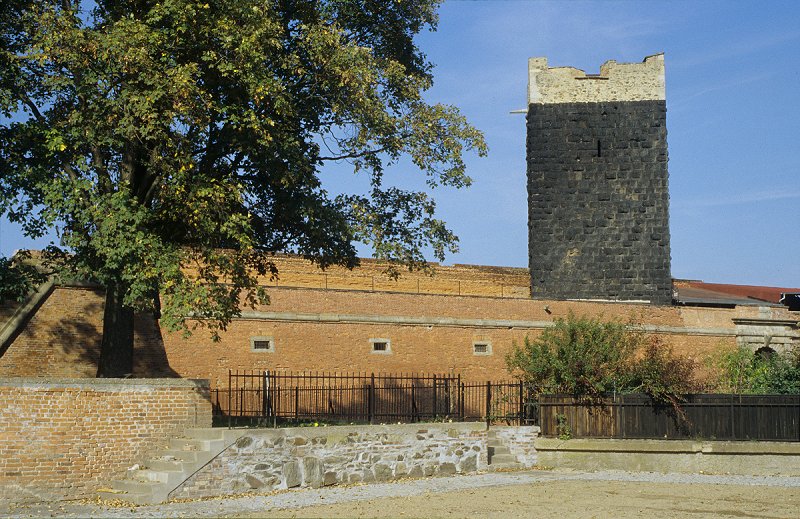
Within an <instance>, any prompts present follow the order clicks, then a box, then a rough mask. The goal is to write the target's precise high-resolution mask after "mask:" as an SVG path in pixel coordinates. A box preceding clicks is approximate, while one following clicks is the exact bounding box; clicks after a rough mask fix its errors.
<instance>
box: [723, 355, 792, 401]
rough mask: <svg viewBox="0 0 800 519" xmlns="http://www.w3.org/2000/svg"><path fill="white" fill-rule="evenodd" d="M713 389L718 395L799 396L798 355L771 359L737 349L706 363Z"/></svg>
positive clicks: (767, 356) (770, 357)
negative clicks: (710, 369)
mask: <svg viewBox="0 0 800 519" xmlns="http://www.w3.org/2000/svg"><path fill="white" fill-rule="evenodd" d="M709 364H710V367H711V368H712V369H713V370H714V371H715V380H714V388H715V390H717V391H719V392H721V393H737V394H739V393H741V394H748V393H749V394H792V395H797V394H800V351H798V350H796V349H795V350H794V351H792V352H788V353H784V354H779V353H773V354H772V355H762V354H760V353H753V352H752V351H751V350H750V349H749V348H746V347H743V346H739V347H736V348H732V349H725V350H722V351H720V352H718V353H716V354H715V355H712V356H711V357H710V359H709Z"/></svg>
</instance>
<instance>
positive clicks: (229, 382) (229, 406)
mask: <svg viewBox="0 0 800 519" xmlns="http://www.w3.org/2000/svg"><path fill="white" fill-rule="evenodd" d="M232 392H233V388H232V387H231V370H228V429H230V428H231V416H232V415H233V409H231V393H232Z"/></svg>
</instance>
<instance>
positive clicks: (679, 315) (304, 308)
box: [164, 288, 757, 387]
mask: <svg viewBox="0 0 800 519" xmlns="http://www.w3.org/2000/svg"><path fill="white" fill-rule="evenodd" d="M269 293H270V297H271V301H272V302H271V304H270V305H268V306H264V307H262V308H259V309H258V310H260V311H263V312H281V313H297V314H315V315H320V316H325V315H328V316H332V315H339V314H341V315H365V316H384V317H388V318H389V319H387V321H388V320H390V319H391V318H392V317H396V316H408V317H420V318H437V317H438V318H467V319H476V320H480V319H483V320H500V319H504V320H522V321H540V322H548V321H552V320H553V319H554V318H555V317H564V316H566V315H567V314H568V313H569V312H570V311H572V312H574V313H576V314H579V315H589V316H598V317H601V318H604V319H618V320H620V321H622V322H628V321H633V322H636V323H643V324H648V325H653V326H660V327H673V328H677V329H682V328H704V329H718V330H724V331H727V332H728V333H731V332H733V330H734V325H733V322H732V321H731V319H732V318H733V317H737V316H740V315H742V314H748V313H750V312H756V311H757V310H756V309H748V308H737V309H735V310H730V309H713V308H712V309H708V308H704V309H691V308H680V307H654V306H650V305H632V304H616V303H589V302H566V301H538V300H531V299H508V298H490V297H469V296H466V297H465V296H452V295H416V294H403V293H386V292H374V293H373V292H367V291H339V290H313V289H292V288H272V289H270V291H269ZM545 307H547V311H546V310H545ZM548 311H549V312H550V313H548ZM540 333H541V329H540V328H525V327H508V326H490V325H485V326H476V327H475V326H457V325H430V326H428V325H423V324H417V325H409V324H394V323H389V322H386V323H358V324H354V323H337V322H326V323H323V322H313V321H311V322H309V321H297V322H290V321H275V320H269V319H248V320H244V319H242V320H235V321H234V322H233V323H232V324H231V325H230V327H229V328H228V331H227V332H225V333H224V334H223V335H222V340H221V341H220V342H217V343H215V342H213V341H211V339H210V338H209V337H208V334H207V333H206V332H205V331H203V330H202V329H198V330H196V331H195V333H194V335H192V337H191V338H189V339H188V340H187V339H183V338H182V337H180V336H179V335H176V334H165V336H164V347H165V350H166V352H167V358H168V359H169V363H170V367H171V368H172V369H173V370H175V371H176V372H178V373H180V374H181V375H182V376H190V377H199V376H202V377H207V378H209V379H210V381H211V385H212V387H218V386H225V385H227V376H228V369H270V370H272V369H277V370H324V371H366V372H373V371H374V372H376V373H378V372H384V373H399V372H417V373H419V372H428V373H449V372H453V373H456V374H461V375H462V377H464V378H465V379H467V380H479V381H482V380H488V379H491V380H500V379H504V378H508V377H509V373H508V371H507V370H506V365H505V355H506V354H507V353H508V352H509V351H510V350H511V348H512V346H513V343H514V342H516V343H518V344H520V343H522V341H523V340H524V338H525V336H526V335H528V336H530V337H535V336H537V335H538V334H540ZM662 335H663V336H664V338H665V340H666V341H667V342H668V343H669V344H671V345H672V346H673V347H674V348H675V350H676V351H677V352H679V353H681V354H683V355H687V356H689V357H693V358H696V359H697V360H701V359H702V358H703V357H704V356H706V355H707V354H708V353H710V352H711V351H713V350H715V349H716V348H718V347H720V346H721V345H732V344H734V342H735V338H734V337H733V336H731V335H727V334H720V335H710V336H707V335H698V334H691V333H690V334H686V333H663V334H662ZM254 336H270V337H273V338H274V340H275V352H274V353H265V352H253V351H251V348H250V337H254ZM370 338H388V339H390V340H391V350H392V351H391V353H390V354H388V355H387V354H378V353H372V352H371V345H370V342H369V339H370ZM479 340H480V341H490V342H491V345H492V354H491V355H488V356H483V355H474V354H473V351H472V343H473V341H479Z"/></svg>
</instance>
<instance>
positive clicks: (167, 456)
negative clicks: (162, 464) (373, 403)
mask: <svg viewBox="0 0 800 519" xmlns="http://www.w3.org/2000/svg"><path fill="white" fill-rule="evenodd" d="M153 459H155V460H162V461H170V460H180V461H188V462H190V463H194V462H196V461H197V451H184V450H177V449H169V450H165V451H163V452H162V453H161V454H159V455H158V456H155V457H154V458H153Z"/></svg>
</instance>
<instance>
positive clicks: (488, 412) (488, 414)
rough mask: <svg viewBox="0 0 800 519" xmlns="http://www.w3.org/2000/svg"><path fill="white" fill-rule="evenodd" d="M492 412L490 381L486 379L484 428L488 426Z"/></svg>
mask: <svg viewBox="0 0 800 519" xmlns="http://www.w3.org/2000/svg"><path fill="white" fill-rule="evenodd" d="M491 412H492V383H491V382H490V381H489V380H487V381H486V415H485V416H486V428H487V429H488V428H489V425H490V423H491V421H492V418H491Z"/></svg>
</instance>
